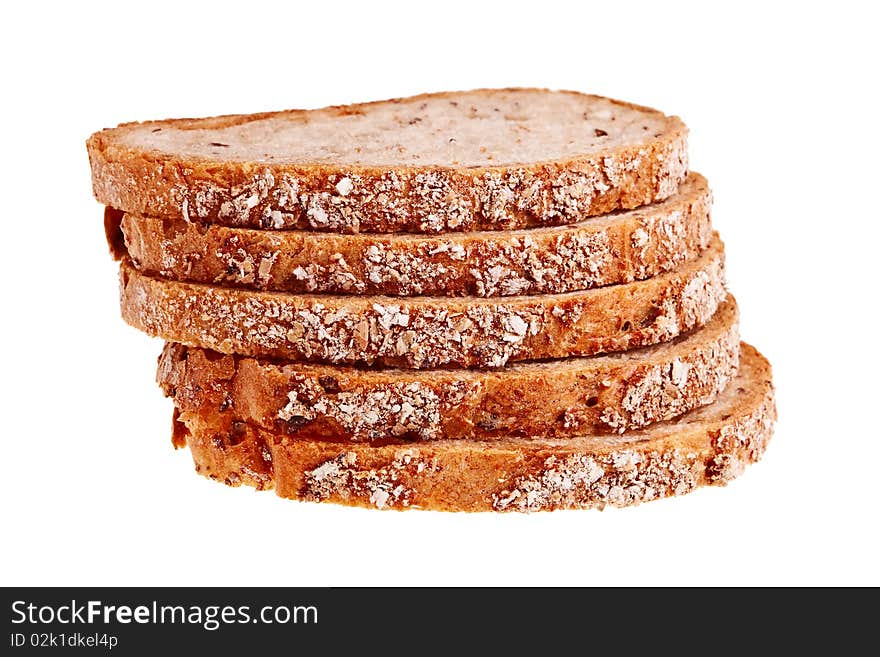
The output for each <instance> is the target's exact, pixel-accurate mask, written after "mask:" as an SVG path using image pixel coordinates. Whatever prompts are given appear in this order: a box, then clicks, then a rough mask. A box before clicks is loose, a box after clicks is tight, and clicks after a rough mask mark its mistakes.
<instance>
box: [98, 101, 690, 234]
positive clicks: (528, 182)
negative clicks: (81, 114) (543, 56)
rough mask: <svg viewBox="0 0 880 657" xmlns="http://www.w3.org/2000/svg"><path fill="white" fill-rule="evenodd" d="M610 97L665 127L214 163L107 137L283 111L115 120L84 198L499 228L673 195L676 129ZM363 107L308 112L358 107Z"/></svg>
mask: <svg viewBox="0 0 880 657" xmlns="http://www.w3.org/2000/svg"><path fill="white" fill-rule="evenodd" d="M481 91H482V92H485V93H487V94H490V93H493V91H497V90H481ZM565 93H575V92H565ZM447 95H450V94H425V95H424V96H420V97H416V98H432V97H443V96H447ZM381 102H395V101H381ZM613 102H614V103H615V104H617V105H619V106H620V107H622V108H623V107H626V108H631V109H636V110H638V111H641V112H650V113H652V114H653V115H656V116H659V117H662V118H663V121H664V123H665V124H666V129H665V130H664V131H661V132H660V133H658V134H657V135H651V136H650V137H649V138H646V139H645V140H644V141H641V142H639V143H636V144H630V145H623V146H619V147H616V148H609V149H607V150H606V151H605V152H601V153H594V154H591V155H584V156H581V157H575V158H570V159H566V160H557V161H546V162H535V163H529V164H517V165H510V166H498V167H459V168H456V167H439V166H423V167H413V166H382V167H369V166H334V165H330V164H314V165H307V164H273V163H256V162H237V161H222V160H221V161H217V160H207V159H199V158H181V157H178V156H175V155H174V154H164V153H161V152H150V151H146V150H143V149H139V148H131V147H128V146H125V145H124V144H122V143H120V140H119V138H118V136H119V135H121V134H124V133H125V131H126V130H127V129H128V128H129V127H130V126H131V125H156V126H157V127H159V128H161V127H162V126H167V125H172V124H173V125H183V126H186V127H210V126H214V125H216V126H222V125H227V124H230V123H235V122H244V121H249V120H253V119H255V118H267V117H270V116H279V115H284V114H285V113H284V112H280V113H272V114H260V115H251V116H228V117H214V118H211V119H196V120H171V121H155V122H150V123H148V124H126V125H121V126H119V127H117V128H113V129H107V130H102V131H100V132H96V133H95V134H93V135H92V136H91V137H90V138H89V139H88V141H87V142H86V146H87V148H88V152H89V161H90V163H91V169H92V187H93V191H94V194H95V197H96V198H97V199H98V200H99V201H100V202H102V203H103V204H105V205H109V206H112V207H115V208H118V209H120V210H124V211H126V212H132V213H134V214H140V215H147V216H156V217H168V218H177V219H184V220H186V221H193V222H197V223H216V224H222V225H227V226H240V227H251V228H269V227H273V228H280V229H309V230H318V231H332V232H343V233H346V232H347V233H357V232H398V231H406V232H414V233H419V232H420V233H439V232H448V231H474V230H509V229H514V228H524V227H528V226H537V225H544V226H549V225H561V224H569V223H574V222H577V221H581V220H582V219H584V218H586V217H589V216H596V215H600V214H606V213H608V212H613V211H615V210H620V209H631V208H635V207H639V206H642V205H647V204H650V203H654V202H657V201H660V200H663V199H665V198H667V197H669V196H670V195H672V194H673V193H675V190H676V189H677V188H678V186H679V184H680V183H681V182H682V181H683V180H684V179H685V177H686V175H687V168H688V163H687V128H686V127H685V125H684V124H683V123H682V122H681V120H680V119H678V118H677V117H663V115H662V114H660V113H659V112H657V111H656V110H650V109H648V108H644V107H639V106H636V105H631V104H628V103H623V102H620V101H613ZM370 104H371V103H367V104H361V105H351V106H346V107H338V108H325V109H323V110H315V111H320V112H330V113H332V112H338V113H347V112H348V113H350V112H361V111H368V110H369V105H370ZM302 113H303V111H302V110H293V111H291V112H287V114H291V115H294V116H300V115H302ZM343 181H345V183H344V185H343V184H342V183H343ZM340 185H342V187H341V191H340Z"/></svg>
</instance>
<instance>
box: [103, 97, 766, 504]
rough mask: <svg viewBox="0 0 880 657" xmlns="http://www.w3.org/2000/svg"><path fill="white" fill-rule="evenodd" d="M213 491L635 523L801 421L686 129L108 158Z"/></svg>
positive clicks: (379, 132)
mask: <svg viewBox="0 0 880 657" xmlns="http://www.w3.org/2000/svg"><path fill="white" fill-rule="evenodd" d="M87 145H88V151H89V157H90V161H91V167H92V180H93V188H94V193H95V195H96V197H97V198H98V200H99V201H100V202H101V203H103V204H105V205H106V206H107V209H106V212H105V225H106V228H107V235H108V239H109V242H110V245H111V249H112V251H113V253H114V255H115V256H116V257H117V258H118V259H120V260H121V264H120V270H121V271H120V277H121V306H122V315H123V317H124V318H125V320H126V321H127V322H129V323H130V324H132V325H133V326H136V327H137V328H140V329H141V330H143V331H145V332H147V333H149V334H151V335H155V336H159V337H161V338H163V339H164V340H166V341H167V343H166V345H165V348H164V351H163V352H162V355H161V357H160V359H159V369H158V381H159V384H160V386H161V387H162V389H163V390H164V391H165V394H167V395H168V396H169V397H171V398H172V399H173V401H174V407H175V410H174V421H173V426H174V430H173V442H174V445H175V446H178V447H182V446H184V445H187V446H189V448H190V451H191V453H192V456H193V458H194V460H195V464H196V470H197V471H198V472H200V473H202V474H203V475H206V476H208V477H210V478H212V479H216V480H219V481H222V482H225V483H227V484H229V485H239V484H248V485H250V486H254V487H256V488H258V489H274V490H275V491H276V493H277V494H278V495H281V496H283V497H289V498H295V499H303V500H316V501H330V502H338V503H342V504H351V505H363V506H368V507H377V508H394V509H404V508H429V509H444V510H461V511H482V510H496V511H533V510H543V509H561V508H584V507H598V508H601V507H604V506H605V505H615V506H625V505H630V504H636V503H639V502H642V501H646V500H652V499H657V498H661V497H665V496H669V495H676V494H682V493H686V492H689V491H691V490H693V489H694V488H696V487H698V486H700V485H704V484H724V483H726V482H727V481H729V480H730V479H731V478H733V477H735V476H736V475H738V474H739V473H740V472H741V471H742V469H743V467H744V465H746V464H748V463H750V462H753V461H755V460H757V459H758V458H759V457H760V456H761V454H762V452H763V451H764V448H765V446H766V444H767V441H768V440H769V438H770V435H771V433H772V427H773V422H774V420H775V406H774V399H773V387H772V383H771V378H770V367H769V365H768V363H767V361H766V360H765V359H764V357H763V356H761V355H760V354H759V353H758V352H757V351H756V350H755V349H754V348H752V347H750V346H749V345H747V344H744V343H741V342H740V340H739V335H738V311H737V305H736V301H735V300H734V298H733V297H732V296H731V295H730V294H728V292H727V290H726V287H725V279H724V247H723V245H722V243H721V241H720V239H719V237H718V235H717V234H716V233H714V232H713V231H712V227H711V223H710V206H711V203H712V198H711V194H710V190H709V187H708V184H707V182H706V179H705V178H703V177H702V176H700V175H699V174H696V173H689V172H688V164H687V129H686V128H685V126H684V124H683V123H682V122H681V121H680V120H679V119H678V118H676V117H670V116H666V115H664V114H662V113H660V112H657V111H655V110H651V109H648V108H644V107H639V106H635V105H630V104H627V103H622V102H619V101H614V100H609V99H606V98H601V97H597V96H587V95H583V94H578V93H572V92H551V91H546V90H537V89H505V90H480V91H472V92H460V93H441V94H430V95H424V96H416V97H412V98H406V99H401V100H393V101H384V102H378V103H368V104H361V105H350V106H345V107H331V108H326V109H321V110H311V111H285V112H277V113H268V114H258V115H249V116H224V117H217V118H208V119H195V120H168V121H155V122H147V123H133V124H126V125H122V126H119V127H117V128H114V129H109V130H104V131H101V132H98V133H96V134H94V135H92V137H91V138H90V139H89V140H88V144H87Z"/></svg>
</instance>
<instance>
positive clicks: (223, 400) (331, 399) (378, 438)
mask: <svg viewBox="0 0 880 657" xmlns="http://www.w3.org/2000/svg"><path fill="white" fill-rule="evenodd" d="M737 319H738V316H737V308H736V303H735V301H734V300H733V298H732V297H729V298H728V300H727V301H725V302H724V303H723V304H722V306H721V308H719V310H718V312H717V313H716V314H715V316H714V317H713V318H712V320H710V321H709V323H708V324H706V326H705V327H703V328H702V329H699V330H696V331H694V332H692V333H690V334H689V335H687V336H682V337H679V338H677V339H676V340H674V341H672V342H666V343H663V344H660V345H656V346H653V347H645V348H642V349H638V350H633V351H627V352H623V353H621V354H613V355H610V356H593V357H589V358H569V359H564V360H555V361H542V362H538V363H520V364H516V365H510V366H509V367H506V368H502V369H499V370H495V371H491V372H486V371H479V370H377V369H356V368H352V367H338V366H334V365H310V364H302V363H288V364H284V363H275V362H271V361H259V360H256V359H253V358H244V357H239V356H224V355H221V354H217V353H215V352H207V351H205V350H203V349H197V348H192V347H184V346H181V345H177V344H174V343H169V344H167V345H166V347H165V349H164V351H163V352H162V356H161V357H160V358H159V368H158V373H157V380H158V382H159V385H160V386H161V387H162V389H163V390H164V392H165V394H166V395H168V396H169V397H172V398H173V399H174V405H175V406H176V407H177V408H178V409H180V410H182V411H195V412H199V413H203V412H222V413H227V414H231V415H235V416H236V417H237V418H239V419H241V420H245V421H248V422H251V423H253V424H256V425H259V426H262V427H264V428H266V429H269V430H272V431H277V432H283V433H285V434H286V435H289V436H300V437H308V438H316V439H321V440H337V441H349V440H350V441H372V442H382V443H387V442H403V441H413V440H416V441H419V440H439V439H447V438H479V439H485V440H495V439H502V438H505V437H509V436H526V437H529V436H548V437H549V436H571V435H578V434H580V433H584V432H588V433H594V432H597V431H606V432H607V431H617V432H621V433H622V432H623V431H626V430H629V429H633V428H638V427H643V426H646V425H648V424H650V423H653V422H658V421H661V420H667V419H669V418H671V417H674V416H676V415H680V414H682V413H684V412H686V411H689V410H691V409H692V408H696V407H697V406H701V405H705V404H708V403H711V402H712V401H713V400H714V399H715V397H716V396H717V395H718V394H719V393H721V391H722V390H724V388H725V386H726V385H727V383H728V382H729V381H730V379H731V378H732V377H733V376H734V375H735V374H736V367H737V364H738V362H739V334H738V330H737ZM221 409H222V410H221Z"/></svg>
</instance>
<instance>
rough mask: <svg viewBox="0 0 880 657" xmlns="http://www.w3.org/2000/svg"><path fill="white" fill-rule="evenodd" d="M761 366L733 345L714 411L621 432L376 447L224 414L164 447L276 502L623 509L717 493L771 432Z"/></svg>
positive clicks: (201, 418)
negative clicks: (293, 433) (707, 488)
mask: <svg viewBox="0 0 880 657" xmlns="http://www.w3.org/2000/svg"><path fill="white" fill-rule="evenodd" d="M775 419H776V407H775V403H774V397H773V384H772V382H771V374H770V365H769V363H768V362H767V361H766V360H765V359H764V357H763V356H761V355H760V354H759V353H758V352H757V351H756V350H755V349H754V348H753V347H750V346H749V345H746V344H743V345H742V362H741V366H740V369H739V374H738V375H737V377H736V378H735V379H734V380H733V381H732V382H731V384H730V385H729V386H728V387H727V389H726V390H725V392H724V393H723V394H721V395H720V396H719V397H718V399H716V400H715V402H714V403H713V404H711V405H709V406H704V407H701V408H699V409H696V410H694V411H691V412H690V413H688V414H686V415H684V416H682V417H680V418H679V419H677V420H675V421H671V422H664V423H661V424H655V425H652V426H651V427H649V428H647V429H643V430H640V431H633V432H630V433H626V434H623V435H599V436H581V437H577V438H568V439H555V440H554V439H534V440H526V439H518V438H507V439H504V440H496V441H475V440H442V441H436V442H429V443H419V444H418V445H405V446H402V445H386V446H381V447H379V446H374V445H368V444H364V443H348V444H339V443H333V442H326V441H321V440H308V439H295V438H291V437H289V436H285V435H283V434H281V433H276V432H272V431H267V430H265V429H260V428H258V427H256V426H254V425H252V424H249V423H247V422H243V421H240V420H236V419H235V418H234V417H232V416H230V415H228V414H222V413H195V412H183V413H178V412H177V411H175V421H174V423H173V424H174V434H173V440H174V444H175V445H176V446H178V447H182V446H183V445H189V448H190V451H191V453H192V456H193V460H194V461H195V466H196V471H197V472H199V473H201V474H203V475H205V476H207V477H210V478H211V479H215V480H218V481H222V482H224V483H226V484H228V485H231V486H238V485H240V484H247V485H250V486H254V487H256V488H258V489H271V488H274V489H275V492H276V493H277V494H278V495H280V496H281V497H287V498H292V499H301V500H310V501H328V502H335V503H339V504H347V505H351V506H365V507H373V508H391V509H406V508H422V509H436V510H444V511H541V510H554V509H571V508H603V507H605V506H606V505H612V506H629V505H634V504H638V503H640V502H645V501H648V500H654V499H658V498H662V497H668V496H671V495H682V494H684V493H688V492H690V491H692V490H694V489H695V488H697V487H698V486H703V485H719V484H720V485H723V484H726V483H727V482H729V481H730V480H731V479H733V478H734V477H736V476H738V475H739V474H740V473H741V472H742V470H743V468H744V467H745V466H746V465H747V464H749V463H752V462H754V461H757V460H758V459H759V458H760V457H761V455H762V454H763V452H764V449H765V447H766V446H767V442H768V441H769V440H770V437H771V435H772V432H773V424H774V422H775Z"/></svg>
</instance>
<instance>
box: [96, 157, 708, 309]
mask: <svg viewBox="0 0 880 657" xmlns="http://www.w3.org/2000/svg"><path fill="white" fill-rule="evenodd" d="M711 202H712V198H711V192H710V190H709V186H708V183H707V182H706V179H705V178H703V177H702V176H700V175H699V174H694V173H691V174H690V176H689V177H688V180H687V181H685V183H684V184H683V185H682V187H681V188H680V189H679V192H678V193H677V194H675V195H673V196H671V197H670V198H668V199H667V200H665V201H663V202H661V203H659V204H657V205H653V206H648V207H645V208H640V209H637V210H630V211H627V212H623V213H618V214H614V215H611V216H608V217H597V218H593V219H589V220H587V221H582V222H580V223H577V224H572V225H571V226H560V227H552V228H532V229H524V230H518V231H483V232H477V233H451V234H447V235H442V236H421V235H412V234H390V235H383V234H359V235H340V234H334V233H314V232H310V233H307V232H303V231H278V230H252V229H242V228H228V227H226V226H204V225H198V224H193V223H186V222H184V221H183V220H182V219H181V220H173V219H161V218H156V217H142V216H137V215H132V214H127V213H125V214H124V215H121V218H118V219H117V221H110V222H109V224H108V225H109V228H108V231H109V232H108V242H110V243H111V244H114V243H116V242H118V230H119V228H118V226H119V225H120V224H121V230H122V232H123V233H124V235H125V246H126V248H127V253H128V256H129V257H130V258H131V261H132V263H133V264H134V265H135V267H136V268H137V269H138V270H139V271H141V272H144V273H146V274H150V275H154V276H161V277H164V278H171V279H174V280H179V281H191V282H197V283H206V284H217V285H226V286H232V287H240V288H244V289H256V290H269V291H280V292H294V293H312V292H317V293H322V294H377V295H392V296H417V295H434V296H465V295H470V296H479V297H493V296H513V295H522V294H560V293H565V292H572V291H576V290H585V289H590V288H594V287H601V286H605V285H614V284H618V283H627V282H632V281H635V280H643V279H645V278H650V277H651V276H655V275H657V274H660V273H662V272H665V271H670V270H672V269H674V268H675V267H677V266H680V265H681V264H683V263H685V262H689V261H691V260H693V259H694V258H696V257H697V256H698V255H699V254H700V253H701V252H702V251H703V250H704V249H705V248H706V247H707V246H708V244H709V241H710V239H711V236H712V229H711V221H710V213H709V211H710V206H711ZM107 214H108V216H110V217H111V218H113V217H114V214H113V213H112V212H108V213H107Z"/></svg>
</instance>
